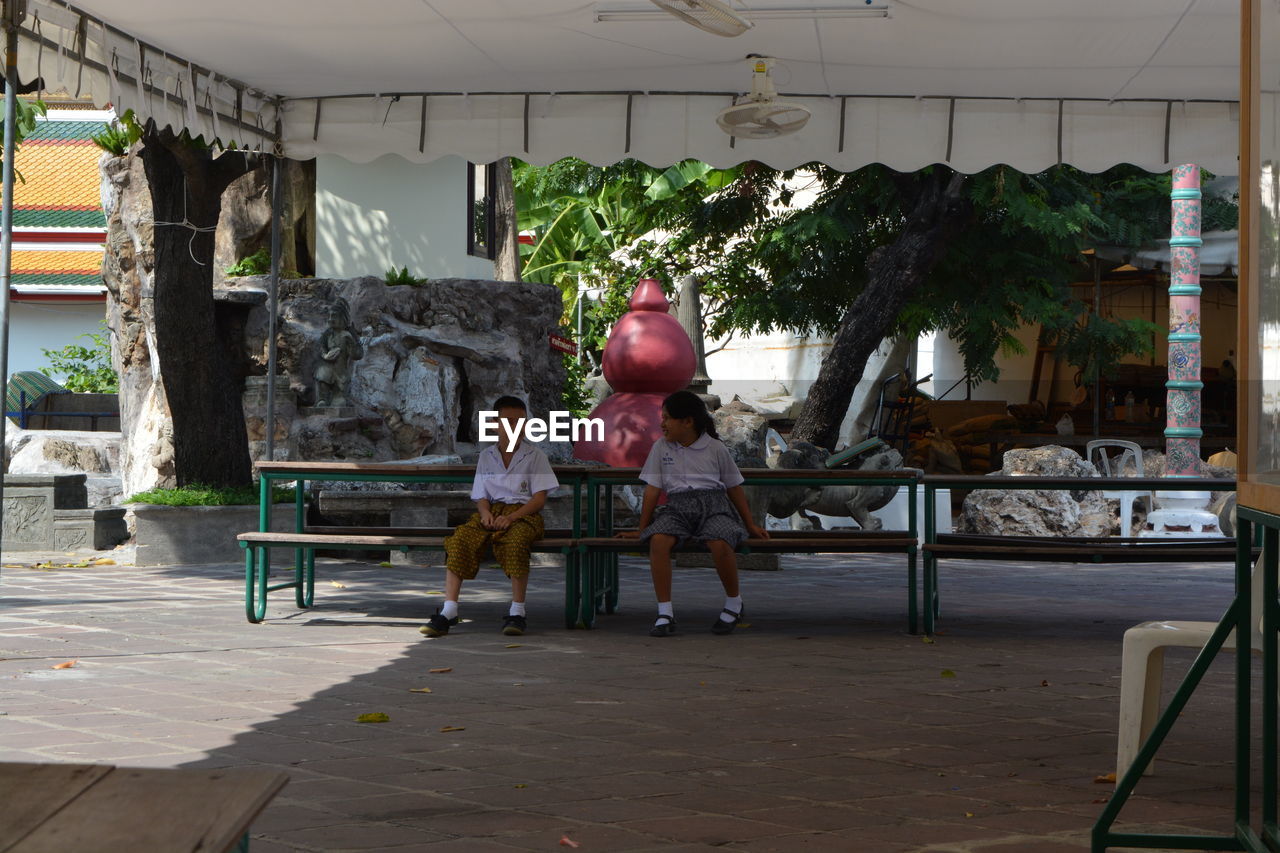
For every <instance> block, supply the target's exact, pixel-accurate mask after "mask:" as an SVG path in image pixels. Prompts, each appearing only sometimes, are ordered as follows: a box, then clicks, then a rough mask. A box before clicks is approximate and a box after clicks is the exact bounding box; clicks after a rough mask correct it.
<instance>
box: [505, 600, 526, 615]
mask: <svg viewBox="0 0 1280 853" xmlns="http://www.w3.org/2000/svg"><path fill="white" fill-rule="evenodd" d="M507 615H508V616H523V615H524V602H523V601H513V602H511V609H510V610H508V611H507Z"/></svg>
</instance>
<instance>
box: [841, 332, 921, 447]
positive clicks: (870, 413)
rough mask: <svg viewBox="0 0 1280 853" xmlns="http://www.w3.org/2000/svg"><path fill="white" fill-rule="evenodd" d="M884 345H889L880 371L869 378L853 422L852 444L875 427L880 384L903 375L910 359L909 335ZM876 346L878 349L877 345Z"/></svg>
mask: <svg viewBox="0 0 1280 853" xmlns="http://www.w3.org/2000/svg"><path fill="white" fill-rule="evenodd" d="M886 343H888V344H889V353H888V355H887V356H886V357H885V360H884V362H883V363H882V364H881V365H880V369H879V370H878V371H876V375H875V376H873V377H871V383H872V384H871V390H870V393H868V394H867V396H866V399H864V400H863V401H862V406H860V407H859V409H858V414H857V416H856V417H855V418H854V420H853V434H854V436H855V437H856V438H855V439H854V441H853V443H854V444H857V443H858V441H861V440H862V439H864V438H866V437H867V436H868V435H869V434H870V433H871V429H872V427H874V426H876V424H875V423H873V421H874V420H875V416H876V406H877V405H879V403H880V386H881V384H882V383H883V382H884V381H885V380H886V379H888V378H889V377H890V376H892V375H893V374H895V373H899V374H901V373H903V372H904V371H905V370H906V369H907V361H908V360H909V359H910V358H911V344H912V343H914V341H912V339H911V337H910V336H909V335H898V336H897V337H896V338H894V339H893V340H889V341H886ZM876 346H877V348H879V344H877V345H876Z"/></svg>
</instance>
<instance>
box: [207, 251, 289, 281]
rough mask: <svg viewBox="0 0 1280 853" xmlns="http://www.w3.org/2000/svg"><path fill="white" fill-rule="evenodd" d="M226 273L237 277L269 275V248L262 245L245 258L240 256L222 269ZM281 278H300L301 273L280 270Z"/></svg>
mask: <svg viewBox="0 0 1280 853" xmlns="http://www.w3.org/2000/svg"><path fill="white" fill-rule="evenodd" d="M223 272H224V273H225V274H226V275H228V276H231V277H233V278H234V277H237V276H242V275H270V274H271V249H269V248H268V247H266V246H263V247H262V248H261V249H259V250H258V251H256V252H254V253H253V254H252V255H249V256H248V257H247V258H241V259H240V260H238V261H236V262H235V263H234V264H232V265H231V266H229V267H227V268H226V269H225V270H224V271H223ZM280 277H281V278H302V274H301V273H299V272H298V271H297V270H280Z"/></svg>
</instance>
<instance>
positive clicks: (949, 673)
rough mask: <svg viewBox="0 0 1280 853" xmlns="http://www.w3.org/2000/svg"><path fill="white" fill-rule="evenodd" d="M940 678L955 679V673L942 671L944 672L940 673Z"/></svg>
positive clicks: (946, 670) (947, 670) (948, 670)
mask: <svg viewBox="0 0 1280 853" xmlns="http://www.w3.org/2000/svg"><path fill="white" fill-rule="evenodd" d="M942 677H943V678H955V677H956V674H955V671H954V670H950V669H944V670H943V671H942Z"/></svg>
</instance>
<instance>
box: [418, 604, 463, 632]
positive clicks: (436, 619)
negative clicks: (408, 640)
mask: <svg viewBox="0 0 1280 853" xmlns="http://www.w3.org/2000/svg"><path fill="white" fill-rule="evenodd" d="M457 624H458V617H457V616H455V617H453V618H452V619H446V618H444V614H443V613H441V612H440V611H439V610H437V611H436V612H435V614H434V615H433V616H432V617H431V618H430V619H428V620H427V624H425V625H423V626H422V627H421V628H419V629H418V633H420V634H426V635H427V636H428V637H443V636H444V635H445V634H447V633H449V627H450V626H452V625H457Z"/></svg>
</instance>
